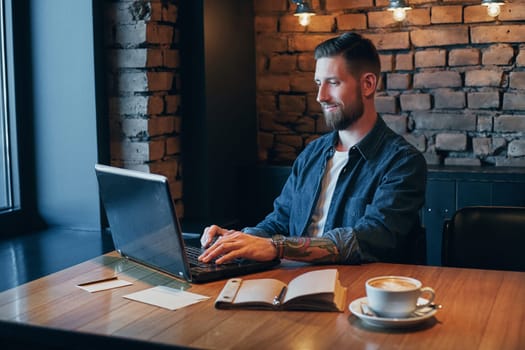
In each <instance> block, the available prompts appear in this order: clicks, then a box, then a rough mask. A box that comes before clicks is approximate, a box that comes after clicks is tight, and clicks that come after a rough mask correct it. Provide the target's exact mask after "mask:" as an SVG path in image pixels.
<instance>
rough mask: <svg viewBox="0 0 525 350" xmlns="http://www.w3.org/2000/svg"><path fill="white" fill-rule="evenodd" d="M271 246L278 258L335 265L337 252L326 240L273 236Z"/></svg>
mask: <svg viewBox="0 0 525 350" xmlns="http://www.w3.org/2000/svg"><path fill="white" fill-rule="evenodd" d="M272 241H273V244H274V245H275V247H276V249H277V255H278V257H279V258H285V259H290V260H297V261H307V262H312V263H336V262H338V260H339V252H338V250H337V247H336V246H335V244H334V242H333V241H332V240H330V239H328V238H317V237H316V238H313V237H284V236H280V235H277V236H274V237H273V238H272Z"/></svg>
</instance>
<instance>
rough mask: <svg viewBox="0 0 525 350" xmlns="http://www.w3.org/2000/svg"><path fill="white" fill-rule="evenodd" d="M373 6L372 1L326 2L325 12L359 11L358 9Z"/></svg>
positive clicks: (343, 0)
mask: <svg viewBox="0 0 525 350" xmlns="http://www.w3.org/2000/svg"><path fill="white" fill-rule="evenodd" d="M373 6H374V1H373V0H354V1H348V0H326V10H327V11H334V10H349V9H360V8H367V7H373Z"/></svg>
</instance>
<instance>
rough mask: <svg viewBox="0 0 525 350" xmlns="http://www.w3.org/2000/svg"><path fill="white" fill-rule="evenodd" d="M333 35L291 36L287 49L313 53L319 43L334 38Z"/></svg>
mask: <svg viewBox="0 0 525 350" xmlns="http://www.w3.org/2000/svg"><path fill="white" fill-rule="evenodd" d="M335 36H336V35H335V34H333V33H332V34H327V35H319V34H316V35H297V34H294V35H291V36H290V37H289V39H288V47H289V48H290V50H291V51H314V49H315V48H316V46H317V45H319V44H320V43H321V42H323V41H325V40H328V39H330V38H333V37H335Z"/></svg>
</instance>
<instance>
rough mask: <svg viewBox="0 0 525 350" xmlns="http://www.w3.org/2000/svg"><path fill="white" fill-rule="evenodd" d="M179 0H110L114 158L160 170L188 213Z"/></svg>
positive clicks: (179, 211)
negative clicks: (184, 184) (183, 157)
mask: <svg viewBox="0 0 525 350" xmlns="http://www.w3.org/2000/svg"><path fill="white" fill-rule="evenodd" d="M177 2H178V1H177V0H149V1H148V0H135V1H131V0H111V1H106V5H105V12H106V13H105V19H106V21H105V34H106V40H105V45H106V49H107V50H106V52H107V79H108V82H107V93H108V98H109V103H108V105H109V108H108V109H109V110H108V113H109V120H110V125H109V129H110V142H111V147H110V149H111V164H112V165H115V166H120V167H124V168H129V169H136V170H141V171H145V172H151V173H158V174H162V175H164V176H166V177H167V178H168V180H169V183H170V188H171V192H172V195H173V197H174V203H175V206H176V210H177V214H178V215H179V216H183V215H184V212H183V205H182V174H181V171H182V166H181V136H180V134H181V115H180V108H179V106H180V57H179V56H180V52H179V50H178V47H179V32H178V27H177Z"/></svg>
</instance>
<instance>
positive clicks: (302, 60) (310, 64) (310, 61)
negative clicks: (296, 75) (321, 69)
mask: <svg viewBox="0 0 525 350" xmlns="http://www.w3.org/2000/svg"><path fill="white" fill-rule="evenodd" d="M297 66H298V68H299V70H300V71H303V72H314V71H315V59H314V56H313V54H311V53H308V54H300V55H299V56H298V57H297Z"/></svg>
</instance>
